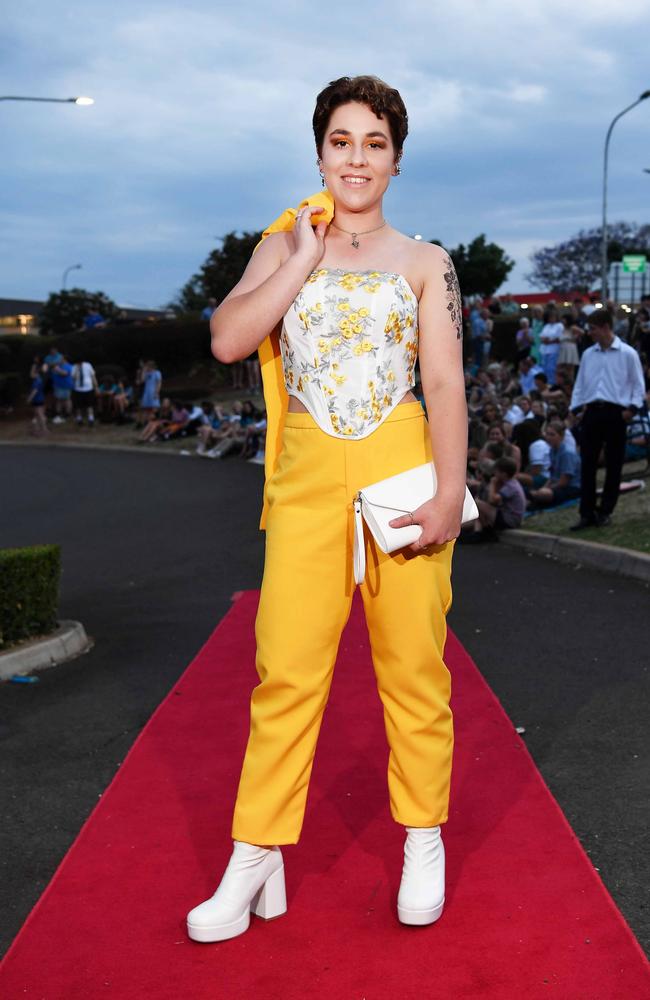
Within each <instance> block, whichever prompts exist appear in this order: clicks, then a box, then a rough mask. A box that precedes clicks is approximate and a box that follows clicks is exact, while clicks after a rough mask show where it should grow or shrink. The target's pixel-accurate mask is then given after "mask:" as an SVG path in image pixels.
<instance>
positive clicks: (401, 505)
mask: <svg viewBox="0 0 650 1000" xmlns="http://www.w3.org/2000/svg"><path fill="white" fill-rule="evenodd" d="M437 488H438V482H437V479H436V470H435V468H434V465H433V462H425V463H424V465H416V466H414V467H413V468H412V469H407V470H406V472H398V474H397V475H396V476H389V477H388V479H381V480H380V481H379V482H378V483H373V484H372V485H371V486H365V487H364V488H363V489H361V490H359V491H358V493H357V495H356V496H355V498H354V579H355V582H356V583H361V582H362V580H363V578H364V576H365V575H366V553H365V547H364V544H363V522H364V520H365V522H366V524H367V525H368V527H369V528H370V531H371V532H372V534H373V536H374V539H375V541H376V542H377V545H378V546H379V548H380V549H381V550H382V552H386V553H388V552H394V551H395V550H396V549H401V548H403V547H404V546H405V545H412V544H413V542H415V541H416V540H417V539H418V538H419V537H420V535H421V534H422V527H421V526H420V525H419V524H407V525H406V526H405V527H403V528H391V527H390V525H389V523H388V522H389V521H392V520H393V519H394V518H396V517H399V516H400V515H401V514H409V513H410V512H411V511H414V510H416V509H417V508H418V507H420V506H421V505H422V504H423V503H425V502H426V501H427V500H430V499H431V498H432V497H433V496H435V493H436V490H437ZM477 517H478V507H477V506H476V503H475V502H474V497H473V496H472V494H471V493H470V491H469V490H468V488H467V487H465V500H464V502H463V513H462V517H461V523H462V524H465V523H466V522H467V521H474V520H475V519H476V518H477Z"/></svg>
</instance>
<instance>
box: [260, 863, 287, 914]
mask: <svg viewBox="0 0 650 1000" xmlns="http://www.w3.org/2000/svg"><path fill="white" fill-rule="evenodd" d="M286 912H287V893H286V889H285V885H284V865H282V868H278V870H277V871H276V872H273V874H272V875H269V877H268V878H267V880H266V882H265V883H264V885H263V886H262V888H261V889H260V891H259V892H258V894H257V896H255V897H254V898H253V900H252V902H251V913H254V914H255V916H256V917H261V918H262V920H274V919H275V917H281V916H282V914H283V913H286Z"/></svg>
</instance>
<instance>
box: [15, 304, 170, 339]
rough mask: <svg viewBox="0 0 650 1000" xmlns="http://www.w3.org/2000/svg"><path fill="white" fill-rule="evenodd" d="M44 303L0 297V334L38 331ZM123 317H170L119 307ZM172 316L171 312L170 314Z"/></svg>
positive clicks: (160, 311)
mask: <svg viewBox="0 0 650 1000" xmlns="http://www.w3.org/2000/svg"><path fill="white" fill-rule="evenodd" d="M44 305H45V303H44V302H39V301H37V300H36V299H0V336H6V335H8V334H12V333H20V334H28V333H32V334H34V333H38V332H39V326H38V318H39V316H40V313H41V309H42V308H43V306H44ZM119 308H120V309H121V310H122V312H123V313H124V318H125V319H127V320H132V321H140V322H145V321H146V320H152V321H156V320H161V319H168V318H169V317H170V313H169V310H166V309H131V308H129V307H128V306H120V307H119ZM172 318H173V314H172Z"/></svg>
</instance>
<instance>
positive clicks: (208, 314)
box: [201, 299, 217, 320]
mask: <svg viewBox="0 0 650 1000" xmlns="http://www.w3.org/2000/svg"><path fill="white" fill-rule="evenodd" d="M216 308H217V300H216V299H208V304H207V306H205V308H204V309H203V310H202V311H201V319H207V320H210V319H211V318H212V313H213V312H214V311H215V309H216Z"/></svg>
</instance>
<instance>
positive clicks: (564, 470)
mask: <svg viewBox="0 0 650 1000" xmlns="http://www.w3.org/2000/svg"><path fill="white" fill-rule="evenodd" d="M550 471H551V479H552V480H553V481H554V482H557V480H558V479H559V478H560V476H564V475H568V476H569V482H568V483H567V486H580V456H579V455H578V453H577V452H576V451H571V449H570V448H567V446H566V444H565V443H564V441H563V442H562V444H561V445H560V446H559V447H558V448H551V470H550Z"/></svg>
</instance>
